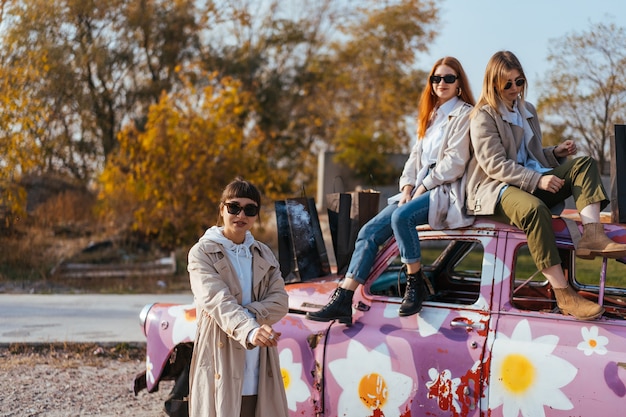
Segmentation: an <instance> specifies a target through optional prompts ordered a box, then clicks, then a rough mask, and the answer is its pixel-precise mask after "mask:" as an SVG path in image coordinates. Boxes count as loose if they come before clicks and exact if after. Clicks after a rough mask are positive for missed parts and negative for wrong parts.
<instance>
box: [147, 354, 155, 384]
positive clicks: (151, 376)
mask: <svg viewBox="0 0 626 417" xmlns="http://www.w3.org/2000/svg"><path fill="white" fill-rule="evenodd" d="M153 370H154V365H153V364H152V362H151V361H150V356H146V380H147V381H148V382H149V383H150V384H154V374H153V373H152V371H153Z"/></svg>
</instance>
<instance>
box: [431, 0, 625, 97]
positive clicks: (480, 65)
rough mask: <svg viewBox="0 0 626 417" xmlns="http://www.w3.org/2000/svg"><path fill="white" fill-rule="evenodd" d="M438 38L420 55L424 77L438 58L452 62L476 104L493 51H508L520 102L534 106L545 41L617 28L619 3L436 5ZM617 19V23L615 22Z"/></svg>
mask: <svg viewBox="0 0 626 417" xmlns="http://www.w3.org/2000/svg"><path fill="white" fill-rule="evenodd" d="M437 5H438V6H439V9H440V26H439V35H438V36H437V38H436V39H435V41H434V43H433V44H432V45H431V47H430V48H429V52H428V53H427V54H426V55H425V57H426V58H425V60H423V61H421V62H423V63H424V64H425V66H426V67H425V68H423V69H425V70H426V71H428V70H430V66H432V64H433V63H434V62H435V61H436V60H437V59H438V58H440V57H442V56H446V55H451V56H454V57H456V58H457V59H458V60H459V61H460V62H461V64H462V65H463V68H464V69H465V72H466V74H467V76H468V78H469V80H470V83H471V87H472V92H473V93H474V97H475V98H476V99H478V96H479V95H480V89H481V86H482V80H483V74H484V71H485V66H486V65H487V61H489V58H490V57H491V56H492V55H493V54H494V53H495V52H497V51H500V50H505V49H506V50H509V51H511V52H513V53H514V54H515V55H516V56H517V58H518V59H519V60H520V62H521V64H522V67H523V68H524V72H525V73H526V77H527V78H528V90H527V96H526V100H527V101H530V102H532V103H536V101H537V98H538V97H539V95H540V91H539V90H538V85H537V82H536V81H537V80H538V79H539V77H541V76H542V75H545V74H546V73H547V72H548V71H549V69H550V66H549V64H548V62H547V59H546V58H547V56H548V48H549V45H550V43H551V41H553V40H555V39H559V38H563V37H565V36H567V35H571V34H574V33H577V34H580V33H582V32H584V31H589V30H590V29H591V27H592V25H593V24H597V23H602V22H604V23H614V24H616V25H618V26H624V25H626V24H623V23H621V22H623V21H624V18H625V17H626V1H624V0H517V1H509V0H438V1H437ZM620 17H621V18H620Z"/></svg>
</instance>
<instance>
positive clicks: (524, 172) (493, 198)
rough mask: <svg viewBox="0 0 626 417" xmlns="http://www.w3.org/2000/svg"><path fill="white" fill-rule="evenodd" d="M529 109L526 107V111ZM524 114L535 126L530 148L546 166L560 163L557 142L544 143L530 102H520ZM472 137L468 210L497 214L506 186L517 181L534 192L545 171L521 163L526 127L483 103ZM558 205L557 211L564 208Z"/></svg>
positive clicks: (472, 126) (474, 124)
mask: <svg viewBox="0 0 626 417" xmlns="http://www.w3.org/2000/svg"><path fill="white" fill-rule="evenodd" d="M524 109H525V111H524ZM520 112H521V113H522V116H523V117H524V118H526V121H527V122H528V124H529V125H530V128H531V129H532V132H533V136H532V138H531V139H530V141H529V143H528V152H529V153H530V154H531V155H532V156H533V157H534V158H535V159H536V160H537V161H539V162H540V163H541V165H543V166H544V167H546V168H555V167H557V166H559V159H557V158H556V156H554V148H555V146H548V147H545V148H544V147H543V145H542V138H541V128H540V126H539V120H538V118H537V111H536V110H535V108H534V107H533V105H532V104H530V103H524V105H523V106H520ZM470 137H471V143H472V150H473V152H474V157H473V158H472V159H471V160H470V163H469V165H468V168H467V171H468V173H467V175H468V180H467V210H468V213H470V214H475V215H492V214H494V211H495V207H496V204H497V202H498V196H499V195H500V190H501V189H502V187H504V186H506V185H507V184H508V185H513V186H515V187H518V188H519V189H521V190H523V191H526V192H528V193H533V192H534V191H535V189H536V188H537V184H538V183H539V180H540V179H541V173H539V172H537V171H534V170H532V169H529V168H526V167H524V166H523V165H520V164H518V163H517V150H518V148H519V146H520V144H521V141H523V140H524V131H523V129H522V128H520V127H518V126H514V125H512V124H511V123H509V122H507V121H505V120H504V119H503V118H502V116H501V115H500V114H499V113H498V112H497V111H496V110H495V109H494V108H493V107H491V106H489V105H485V106H483V107H481V108H480V109H479V110H478V111H477V113H476V114H475V115H474V116H473V117H472V121H471V123H470ZM561 206H562V205H560V207H555V211H556V212H558V211H560V209H561V208H562V207H561Z"/></svg>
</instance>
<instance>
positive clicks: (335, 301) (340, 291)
mask: <svg viewBox="0 0 626 417" xmlns="http://www.w3.org/2000/svg"><path fill="white" fill-rule="evenodd" d="M353 295H354V291H350V290H346V289H344V288H341V287H337V289H336V290H335V292H334V294H333V296H332V298H331V299H330V301H329V302H328V304H326V305H325V306H324V307H323V308H322V309H321V310H319V311H314V312H309V313H306V318H307V319H309V320H315V321H333V320H338V321H339V323H342V324H352V296H353Z"/></svg>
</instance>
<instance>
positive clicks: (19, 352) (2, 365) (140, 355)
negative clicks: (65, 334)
mask: <svg viewBox="0 0 626 417" xmlns="http://www.w3.org/2000/svg"><path fill="white" fill-rule="evenodd" d="M145 354H146V347H145V344H144V343H133V344H131V343H116V344H101V343H100V344H96V343H27V344H26V343H12V344H10V345H8V346H4V347H0V358H2V360H0V370H6V369H9V368H14V367H16V366H24V365H32V366H34V365H38V364H55V366H57V367H61V368H76V367H79V366H102V364H103V363H104V362H106V361H108V360H116V361H122V362H125V361H136V360H144V358H145Z"/></svg>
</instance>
